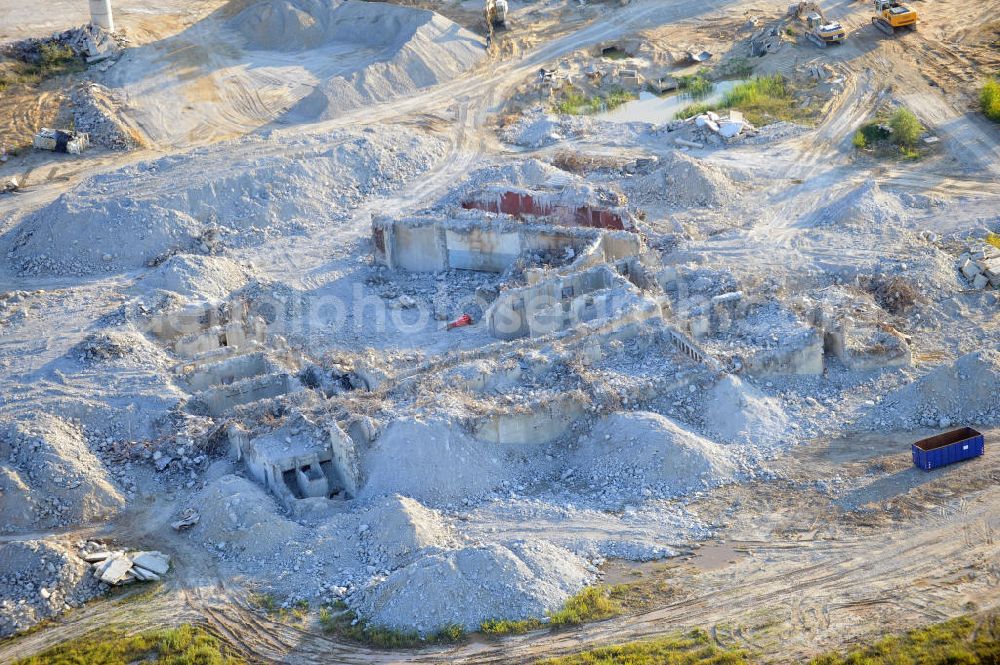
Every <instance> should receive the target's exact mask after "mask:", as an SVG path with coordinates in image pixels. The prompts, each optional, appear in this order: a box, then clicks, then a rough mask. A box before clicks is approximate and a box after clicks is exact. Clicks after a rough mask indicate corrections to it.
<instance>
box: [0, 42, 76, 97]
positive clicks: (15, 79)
mask: <svg viewBox="0 0 1000 665" xmlns="http://www.w3.org/2000/svg"><path fill="white" fill-rule="evenodd" d="M86 68H87V65H86V63H84V61H83V59H82V58H80V56H78V55H77V54H76V53H74V52H73V49H71V48H70V47H68V46H64V45H62V44H59V43H57V42H45V43H43V44H42V45H41V46H39V47H38V60H37V62H26V61H22V60H15V61H13V62H10V63H7V65H6V66H4V67H3V68H0V91H3V90H6V89H7V88H9V87H11V86H14V85H24V86H36V85H38V84H39V83H41V82H42V81H44V80H45V79H48V78H52V77H53V76H59V75H62V74H70V73H73V72H79V71H83V70H84V69H86Z"/></svg>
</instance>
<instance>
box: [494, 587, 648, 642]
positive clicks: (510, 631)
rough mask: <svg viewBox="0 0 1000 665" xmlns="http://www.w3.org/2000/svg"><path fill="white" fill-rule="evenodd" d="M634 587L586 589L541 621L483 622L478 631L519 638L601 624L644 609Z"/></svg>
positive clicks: (506, 620)
mask: <svg viewBox="0 0 1000 665" xmlns="http://www.w3.org/2000/svg"><path fill="white" fill-rule="evenodd" d="M636 588H637V585H629V584H618V585H615V586H591V587H586V588H584V589H583V590H582V591H580V592H579V593H577V594H576V595H574V596H571V597H570V598H568V599H567V600H566V602H565V603H564V604H563V606H562V607H561V608H560V609H558V610H556V611H555V612H552V613H550V614H549V615H548V618H547V620H542V619H520V620H514V619H487V620H486V621H483V622H482V623H481V624H480V626H479V630H480V632H482V633H483V634H485V635H490V636H494V637H499V636H502V635H522V634H524V633H527V632H531V631H532V630H540V629H542V628H545V627H549V628H552V629H556V628H565V627H567V626H577V625H579V624H581V623H589V622H591V621H603V620H604V619H610V618H611V617H613V616H618V615H619V614H621V613H622V612H625V611H627V610H629V609H632V608H634V607H640V606H644V605H645V603H646V598H645V597H644V596H641V595H640V594H638V593H636V590H635V589H636Z"/></svg>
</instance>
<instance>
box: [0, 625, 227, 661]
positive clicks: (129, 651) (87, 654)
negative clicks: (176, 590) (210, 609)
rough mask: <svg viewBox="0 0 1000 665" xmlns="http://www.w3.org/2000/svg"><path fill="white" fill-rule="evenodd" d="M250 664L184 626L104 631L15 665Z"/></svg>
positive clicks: (203, 633)
mask: <svg viewBox="0 0 1000 665" xmlns="http://www.w3.org/2000/svg"><path fill="white" fill-rule="evenodd" d="M245 662H246V661H244V660H243V659H242V658H240V657H238V656H237V655H236V654H235V652H233V651H232V650H231V649H230V648H228V647H227V646H226V645H225V644H223V643H222V642H221V641H220V640H219V639H218V638H216V637H215V636H213V635H211V634H210V633H209V632H208V631H206V630H205V629H204V628H201V627H200V626H194V625H190V624H184V625H182V626H178V627H176V628H164V629H161V630H153V631H148V632H144V633H139V634H137V635H129V634H128V633H127V632H126V631H125V630H124V629H122V628H113V627H112V628H102V629H100V630H98V631H95V632H93V633H90V634H88V635H84V636H83V637H79V638H77V639H75V640H72V641H70V642H66V643H64V644H60V645H58V646H55V647H52V648H51V649H47V650H45V651H43V652H41V653H39V654H38V655H35V656H29V657H27V658H21V659H20V660H15V661H14V663H13V664H12V665H83V664H86V665H131V664H132V663H162V664H163V665H244V663H245Z"/></svg>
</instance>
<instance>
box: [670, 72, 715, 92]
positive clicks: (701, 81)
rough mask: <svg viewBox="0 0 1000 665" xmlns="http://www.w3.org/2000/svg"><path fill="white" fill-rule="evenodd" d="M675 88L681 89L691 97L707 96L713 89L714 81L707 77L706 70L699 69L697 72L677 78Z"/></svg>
mask: <svg viewBox="0 0 1000 665" xmlns="http://www.w3.org/2000/svg"><path fill="white" fill-rule="evenodd" d="M677 89H678V90H683V91H684V92H685V93H686V94H687V95H689V96H690V97H691V99H702V98H704V97H708V96H709V95H710V94H712V91H713V90H715V83H713V82H712V81H711V80H710V79H709V78H708V70H707V69H700V70H698V73H697V74H688V75H687V76H681V77H680V78H678V79H677Z"/></svg>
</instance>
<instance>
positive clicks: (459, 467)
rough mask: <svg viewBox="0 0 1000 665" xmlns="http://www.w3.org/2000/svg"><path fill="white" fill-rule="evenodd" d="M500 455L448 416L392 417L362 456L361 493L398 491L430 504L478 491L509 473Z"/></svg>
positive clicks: (380, 493) (485, 488)
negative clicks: (363, 477) (426, 417)
mask: <svg viewBox="0 0 1000 665" xmlns="http://www.w3.org/2000/svg"><path fill="white" fill-rule="evenodd" d="M502 458H503V452H502V451H501V450H499V449H498V448H496V447H495V446H491V445H490V444H487V443H482V442H480V441H476V440H474V439H472V438H470V437H468V436H466V435H465V434H464V433H463V432H462V430H461V429H460V428H459V427H458V426H456V424H455V423H452V422H449V421H447V420H429V421H426V422H425V421H420V420H396V421H394V422H392V423H391V424H390V425H389V426H388V427H386V429H385V431H384V432H383V433H382V434H381V436H379V438H378V439H377V440H376V441H375V442H374V444H373V446H372V448H371V450H369V451H368V453H367V455H366V456H365V459H364V461H363V463H362V468H363V474H364V476H365V478H367V481H366V483H365V486H364V488H363V489H362V491H361V496H363V497H371V496H379V495H383V494H402V495H405V496H409V497H412V498H415V499H417V500H419V501H421V502H422V503H428V504H431V505H438V504H441V503H447V502H449V501H454V500H456V499H462V498H466V497H475V496H479V495H482V494H484V493H486V492H487V491H488V490H490V489H491V488H492V487H495V486H496V485H497V484H498V483H500V482H501V481H502V480H504V479H506V478H509V477H511V476H512V475H513V473H512V472H511V470H510V469H508V468H507V467H506V466H505V465H504V462H503V459H502Z"/></svg>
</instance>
